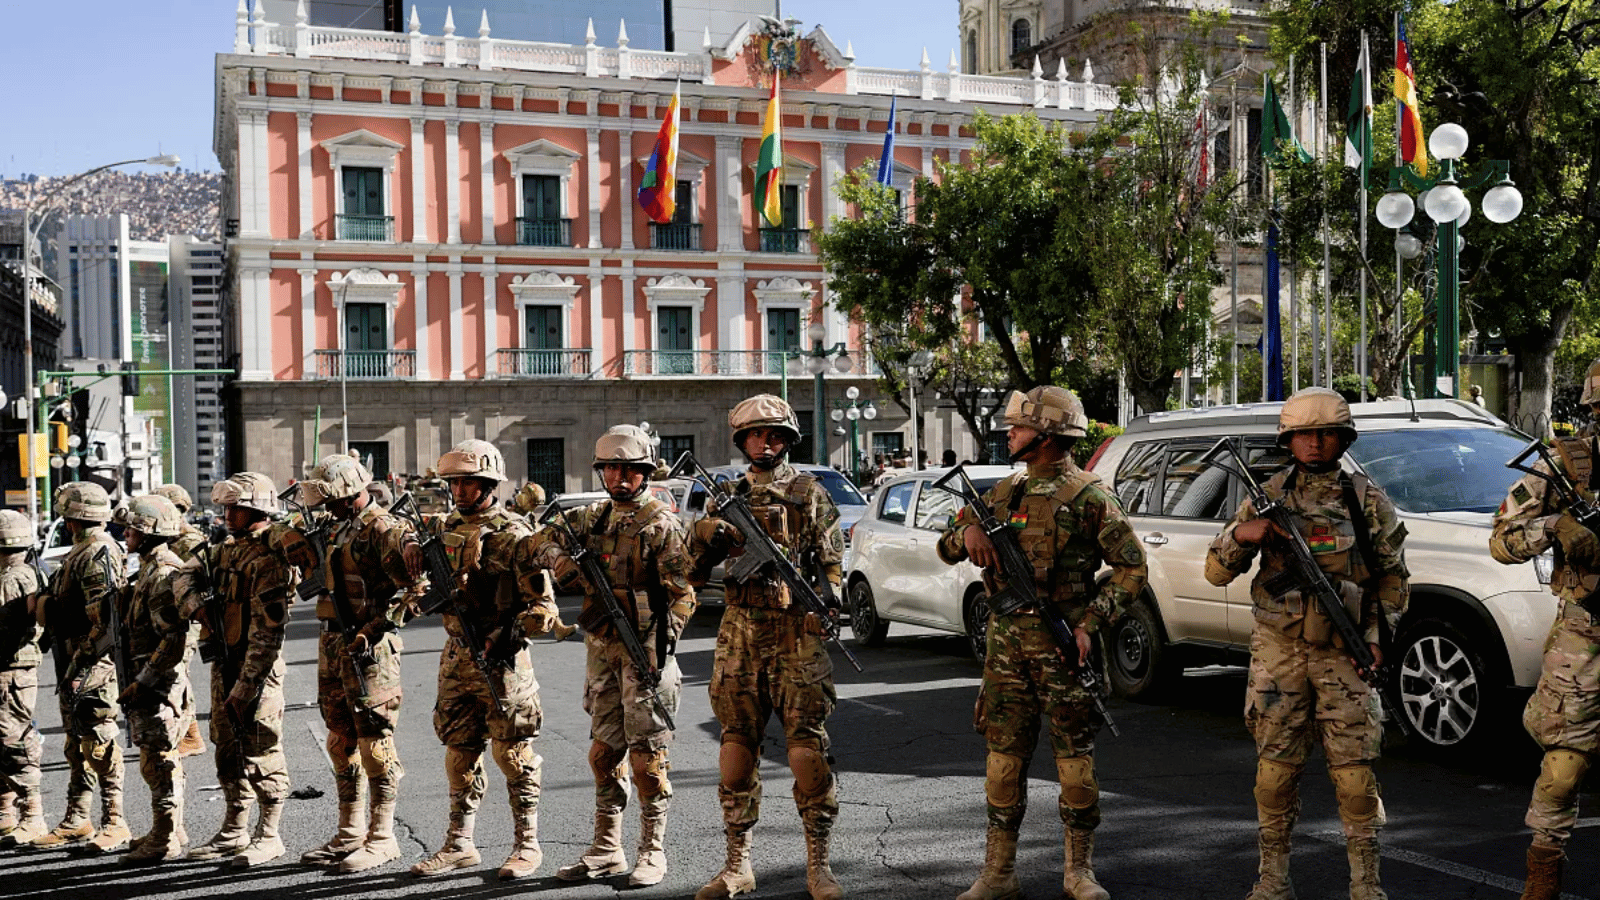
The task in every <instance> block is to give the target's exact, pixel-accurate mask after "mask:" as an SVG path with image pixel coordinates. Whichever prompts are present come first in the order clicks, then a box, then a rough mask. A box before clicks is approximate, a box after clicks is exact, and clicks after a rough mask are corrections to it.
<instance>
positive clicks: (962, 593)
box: [845, 466, 1014, 660]
mask: <svg viewBox="0 0 1600 900" xmlns="http://www.w3.org/2000/svg"><path fill="white" fill-rule="evenodd" d="M949 471H950V470H949V469H922V470H920V471H915V472H907V473H906V474H904V475H900V476H898V477H896V478H893V479H891V480H889V481H887V482H885V483H884V484H883V485H882V486H880V487H879V488H878V491H877V493H876V494H874V495H873V497H872V505H871V506H870V507H869V508H868V509H867V512H866V515H864V516H862V517H861V520H860V521H859V522H857V523H856V526H855V534H854V535H853V536H852V537H851V540H850V549H851V558H850V565H849V566H848V567H847V570H846V572H845V592H846V594H847V595H848V598H849V611H850V631H851V633H852V634H853V635H854V637H855V640H856V641H857V642H859V643H861V644H863V645H865V646H869V647H874V646H877V645H879V644H882V643H883V641H884V639H885V638H886V637H887V636H888V633H889V623H891V622H903V623H905V624H907V625H921V626H923V627H925V628H936V629H938V630H940V631H948V632H951V633H953V634H964V635H966V636H967V640H968V642H969V643H970V645H971V649H972V655H973V656H975V657H977V658H978V659H980V660H981V659H983V654H984V646H985V639H986V636H987V632H988V627H989V609H988V606H987V605H986V604H985V603H984V600H983V598H984V589H983V581H982V580H981V578H980V577H979V570H978V568H977V567H976V566H974V565H973V564H972V562H971V561H970V560H964V561H962V562H960V563H958V564H956V565H954V566H950V565H946V564H945V563H944V561H943V560H941V559H940V558H939V554H938V552H937V551H936V550H935V549H934V545H935V544H937V543H938V541H939V535H940V534H941V533H942V532H943V531H944V529H945V527H946V526H948V525H949V524H950V519H951V517H952V516H954V515H955V514H956V512H957V511H958V510H959V509H960V501H959V500H958V499H957V498H956V497H955V495H954V494H951V493H950V492H949V491H945V490H941V489H939V488H935V487H933V483H934V482H935V481H937V480H938V479H939V478H940V477H941V476H943V475H944V474H945V473H947V472H949ZM1012 471H1014V470H1013V469H1012V468H1011V467H1009V466H967V468H966V472H967V477H968V478H970V479H972V482H973V484H974V485H975V486H976V487H977V488H978V489H979V490H980V491H987V490H988V489H989V488H991V487H993V486H994V484H995V482H997V481H999V480H1000V479H1001V478H1004V477H1005V476H1006V475H1009V474H1010V473H1011V472H1012Z"/></svg>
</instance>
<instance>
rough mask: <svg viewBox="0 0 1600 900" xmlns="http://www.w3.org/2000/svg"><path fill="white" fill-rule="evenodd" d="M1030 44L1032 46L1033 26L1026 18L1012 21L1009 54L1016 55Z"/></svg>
mask: <svg viewBox="0 0 1600 900" xmlns="http://www.w3.org/2000/svg"><path fill="white" fill-rule="evenodd" d="M1031 46H1033V27H1032V26H1031V25H1029V24H1028V20H1027V19H1018V20H1016V21H1015V22H1012V23H1011V55H1012V56H1016V55H1017V54H1018V53H1021V52H1022V51H1024V50H1026V49H1028V48H1029V47H1031Z"/></svg>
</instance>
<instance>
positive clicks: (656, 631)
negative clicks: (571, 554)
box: [557, 493, 695, 886]
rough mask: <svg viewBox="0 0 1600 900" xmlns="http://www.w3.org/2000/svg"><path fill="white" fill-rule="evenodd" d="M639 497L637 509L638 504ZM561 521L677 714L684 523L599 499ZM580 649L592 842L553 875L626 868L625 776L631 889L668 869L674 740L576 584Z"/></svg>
mask: <svg viewBox="0 0 1600 900" xmlns="http://www.w3.org/2000/svg"><path fill="white" fill-rule="evenodd" d="M641 498H643V502H640V499H641ZM568 521H569V522H570V524H571V527H572V529H573V531H574V533H575V534H576V535H577V536H578V539H579V540H581V541H583V542H584V545H585V546H586V547H587V548H588V550H589V551H590V552H591V553H593V554H594V555H595V558H597V559H599V560H603V561H604V564H605V568H606V578H607V580H608V581H609V582H610V583H611V587H612V589H613V591H615V592H616V594H617V598H616V600H617V603H618V604H619V605H620V606H621V608H622V610H623V612H624V613H625V614H626V615H627V617H628V619H629V625H630V626H631V627H632V630H633V633H634V635H635V636H637V637H638V639H639V643H640V644H641V645H643V647H644V648H645V650H646V652H647V653H649V654H650V655H651V657H652V659H653V660H658V661H660V678H661V681H660V685H659V686H658V687H657V689H656V696H657V698H658V699H659V702H660V704H661V705H662V706H664V707H665V708H666V710H667V712H668V714H669V715H673V716H676V715H677V712H678V697H679V691H680V690H681V688H682V685H683V675H682V673H681V672H679V670H678V663H677V659H676V658H675V657H674V655H673V653H672V652H671V649H670V648H672V647H674V646H675V645H676V643H677V639H678V635H679V634H680V633H682V631H683V628H684V626H685V625H686V624H687V623H688V621H689V617H690V616H692V615H693V614H694V608H695V596H694V589H693V588H691V587H690V586H689V581H688V574H689V556H688V549H687V547H686V546H685V535H684V531H683V525H682V522H681V521H680V520H679V519H678V517H677V516H675V515H673V513H672V511H671V510H670V509H668V508H667V506H666V504H664V503H662V502H661V501H660V500H657V499H655V498H654V497H651V496H649V494H648V493H641V494H640V495H639V496H637V497H635V498H634V499H632V500H627V501H620V500H615V499H611V500H602V501H600V502H599V503H595V504H593V505H591V506H587V507H584V508H583V509H578V510H573V511H572V512H571V513H570V514H569V519H568ZM583 588H584V592H585V597H584V604H583V613H582V615H581V616H580V618H579V623H580V624H582V625H583V626H584V635H585V636H584V645H585V649H586V660H587V662H586V665H585V678H584V688H583V709H584V711H585V712H587V713H589V715H590V716H591V724H590V726H589V738H590V740H591V741H592V742H593V743H592V744H591V745H590V748H589V767H590V769H592V770H593V772H594V778H595V840H594V843H593V844H591V845H590V847H589V850H588V851H587V852H586V853H585V854H584V856H583V858H582V859H580V860H579V861H578V862H577V863H576V864H574V865H572V866H567V867H564V868H563V869H561V871H560V872H558V873H557V877H560V878H562V879H564V880H577V879H580V878H594V877H598V876H601V875H610V874H614V873H616V872H620V871H623V870H625V869H627V866H628V863H627V859H626V857H625V856H624V854H623V852H622V844H621V837H622V811H623V808H624V807H626V806H627V804H628V770H627V769H625V768H624V767H623V765H622V763H623V758H624V756H626V758H627V760H628V763H629V767H630V768H631V769H632V774H633V781H634V783H635V784H636V785H637V787H638V790H639V816H640V825H639V832H640V834H639V856H638V858H639V860H640V863H639V866H640V869H641V870H642V871H636V872H635V873H634V874H635V876H638V877H636V878H632V879H631V883H632V884H634V885H635V886H642V885H645V884H654V883H657V882H659V881H660V880H661V877H660V876H662V875H664V874H665V870H666V858H665V853H664V850H663V847H662V838H663V834H664V831H665V828H666V817H667V807H668V805H669V803H670V801H671V800H672V783H671V782H670V781H669V780H668V779H667V771H668V768H669V765H668V760H667V745H668V744H669V743H671V741H672V731H671V730H670V729H669V728H668V726H667V723H666V722H665V721H664V720H663V719H662V717H661V715H660V713H658V712H657V711H656V706H655V703H654V702H652V701H651V700H650V699H649V698H648V697H646V696H644V695H643V694H642V687H641V685H640V683H639V678H638V673H637V671H636V670H635V669H634V666H633V663H632V661H631V660H630V658H629V656H628V651H627V649H626V647H625V646H624V645H623V643H622V640H621V639H620V638H619V637H618V636H617V633H616V630H615V624H614V623H613V621H612V620H611V618H610V617H609V616H608V614H607V612H606V609H605V604H604V601H603V600H602V599H601V598H600V597H599V596H598V595H597V594H596V593H595V591H594V589H593V588H592V586H590V585H589V584H588V583H587V582H584V583H583Z"/></svg>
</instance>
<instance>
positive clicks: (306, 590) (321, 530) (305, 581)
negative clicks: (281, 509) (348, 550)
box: [278, 483, 332, 600]
mask: <svg viewBox="0 0 1600 900" xmlns="http://www.w3.org/2000/svg"><path fill="white" fill-rule="evenodd" d="M299 493H300V485H299V484H298V483H296V484H291V485H289V486H288V487H286V488H284V489H283V490H282V491H279V492H278V500H279V502H281V503H283V505H284V506H286V507H288V508H289V511H290V512H291V513H298V514H299V516H300V528H299V529H298V530H299V532H300V534H301V536H302V537H304V538H305V539H306V543H308V544H310V545H311V552H312V553H313V554H314V555H315V556H316V558H317V564H316V565H314V566H312V567H311V568H310V570H309V571H306V572H304V573H302V575H301V578H300V584H299V585H298V586H296V587H295V593H296V594H298V595H299V596H300V599H301V600H315V599H317V596H318V595H319V594H321V593H322V592H323V591H326V590H327V577H326V573H327V571H328V532H330V531H331V530H332V523H331V522H330V521H329V520H328V518H327V517H326V516H325V517H323V519H322V520H321V521H319V522H313V520H312V516H311V510H310V508H309V507H307V506H306V505H305V504H304V503H301V502H300V501H299V500H296V499H295V497H296V496H297V495H299Z"/></svg>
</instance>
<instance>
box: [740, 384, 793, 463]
mask: <svg viewBox="0 0 1600 900" xmlns="http://www.w3.org/2000/svg"><path fill="white" fill-rule="evenodd" d="M728 427H729V428H732V429H733V445H734V446H735V447H738V448H740V449H741V450H742V449H744V436H745V433H746V432H748V431H750V430H751V429H752V428H777V429H780V430H782V431H784V432H787V433H788V435H789V443H790V444H791V445H793V444H797V443H799V442H800V420H799V419H798V418H796V417H795V414H794V408H793V407H791V406H790V405H789V404H788V403H785V402H784V401H783V400H782V399H780V398H778V397H774V396H772V395H771V394H757V395H755V396H754V397H750V398H747V399H745V400H740V401H739V403H738V404H737V405H735V406H734V408H733V410H732V411H731V412H729V413H728Z"/></svg>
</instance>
